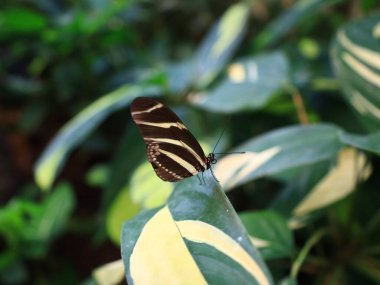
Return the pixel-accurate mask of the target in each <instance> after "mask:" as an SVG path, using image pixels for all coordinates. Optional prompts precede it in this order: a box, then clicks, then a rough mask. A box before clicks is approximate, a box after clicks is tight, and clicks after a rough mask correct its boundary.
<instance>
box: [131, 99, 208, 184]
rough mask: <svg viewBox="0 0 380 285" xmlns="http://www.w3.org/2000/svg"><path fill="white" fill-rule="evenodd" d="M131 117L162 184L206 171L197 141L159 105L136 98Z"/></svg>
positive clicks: (203, 156) (205, 159)
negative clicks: (162, 181)
mask: <svg viewBox="0 0 380 285" xmlns="http://www.w3.org/2000/svg"><path fill="white" fill-rule="evenodd" d="M131 114H132V118H133V120H134V121H135V123H136V125H137V127H138V128H139V130H140V133H141V135H142V136H143V138H144V141H145V143H146V152H147V156H148V160H149V162H150V163H151V164H152V166H153V169H154V170H155V172H156V174H157V175H158V177H160V178H161V179H162V180H164V181H172V182H174V181H178V180H182V179H184V178H186V177H190V176H193V175H196V174H197V173H198V172H199V171H204V170H206V169H207V168H208V166H207V163H206V161H207V158H206V156H205V154H204V152H203V150H202V148H201V146H200V145H199V143H198V141H197V140H196V139H195V138H194V136H193V135H192V134H191V133H190V132H189V130H188V129H187V128H186V127H185V125H184V124H183V123H182V121H181V120H180V119H179V118H178V116H177V115H176V114H175V113H174V112H173V111H172V110H170V109H169V108H168V107H166V106H165V105H164V104H163V103H161V102H159V101H157V100H154V99H150V98H143V97H139V98H136V99H135V100H134V101H133V102H132V104H131Z"/></svg>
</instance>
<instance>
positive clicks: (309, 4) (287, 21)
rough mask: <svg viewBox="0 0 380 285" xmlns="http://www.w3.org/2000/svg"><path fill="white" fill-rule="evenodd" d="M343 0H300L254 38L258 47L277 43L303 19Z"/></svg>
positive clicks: (307, 18)
mask: <svg viewBox="0 0 380 285" xmlns="http://www.w3.org/2000/svg"><path fill="white" fill-rule="evenodd" d="M340 1H341V0H300V1H296V2H294V3H295V4H294V5H293V7H291V8H290V9H288V10H286V11H285V12H284V13H283V14H282V15H280V17H278V18H277V19H275V20H274V21H273V22H272V23H271V24H270V25H268V27H267V28H266V29H264V31H262V32H261V33H260V34H259V35H258V36H257V37H256V38H255V40H254V42H255V43H256V44H255V45H256V47H257V48H259V49H263V48H265V47H267V46H269V45H274V44H276V43H277V42H278V41H279V40H280V39H281V38H282V37H284V36H285V35H286V34H287V33H289V32H290V31H291V30H292V29H294V28H295V27H296V26H297V25H298V24H300V23H301V22H302V21H305V20H306V21H307V20H310V17H311V16H316V17H317V16H318V13H316V11H318V10H320V9H322V8H324V7H326V6H328V5H332V4H334V3H337V2H340Z"/></svg>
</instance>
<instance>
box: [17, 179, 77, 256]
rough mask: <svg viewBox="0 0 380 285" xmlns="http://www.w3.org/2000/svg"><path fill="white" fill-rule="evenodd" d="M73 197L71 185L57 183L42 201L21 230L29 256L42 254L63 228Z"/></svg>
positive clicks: (70, 209) (72, 204)
mask: <svg viewBox="0 0 380 285" xmlns="http://www.w3.org/2000/svg"><path fill="white" fill-rule="evenodd" d="M74 206H75V199H74V194H73V190H72V188H71V186H70V185H69V184H67V183H61V184H59V185H57V186H56V187H55V189H54V191H52V192H51V194H50V195H49V196H48V198H47V199H46V201H45V202H44V207H43V208H42V211H41V212H40V213H39V215H38V216H36V217H35V218H34V219H32V220H31V223H30V225H28V227H26V228H25V229H24V230H23V235H24V239H25V240H26V242H27V243H28V245H27V246H25V250H26V252H25V253H26V254H27V255H29V256H42V255H43V254H45V251H46V250H47V246H48V245H49V243H50V242H51V241H52V240H53V239H54V238H55V237H57V236H58V235H59V234H60V233H61V232H62V231H63V230H64V227H65V225H66V222H67V221H68V219H69V217H70V215H71V213H72V211H73V210H74Z"/></svg>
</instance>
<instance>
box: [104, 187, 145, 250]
mask: <svg viewBox="0 0 380 285" xmlns="http://www.w3.org/2000/svg"><path fill="white" fill-rule="evenodd" d="M140 209H141V207H140V206H139V205H138V204H137V203H136V202H134V201H133V200H132V198H131V195H130V191H129V188H128V187H125V188H124V189H122V190H121V191H120V193H119V194H118V195H117V196H116V197H115V199H114V201H113V202H112V204H111V205H110V207H109V209H108V211H107V217H106V228H107V233H108V236H109V237H110V238H111V240H112V241H113V242H114V243H115V244H120V236H121V230H122V227H123V223H124V222H125V221H128V220H130V219H132V218H133V217H134V216H136V215H137V214H138V213H139V211H140Z"/></svg>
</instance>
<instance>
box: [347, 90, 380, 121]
mask: <svg viewBox="0 0 380 285" xmlns="http://www.w3.org/2000/svg"><path fill="white" fill-rule="evenodd" d="M351 96H352V100H351V101H352V105H354V106H355V108H356V109H357V110H358V111H359V112H360V113H362V114H368V113H369V114H371V115H372V116H374V117H376V118H378V119H380V109H379V108H378V107H377V106H376V105H374V104H372V103H371V102H370V101H369V100H367V99H366V98H365V97H364V96H363V95H362V94H361V93H360V92H359V91H357V90H354V91H353V92H352V93H351Z"/></svg>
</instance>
